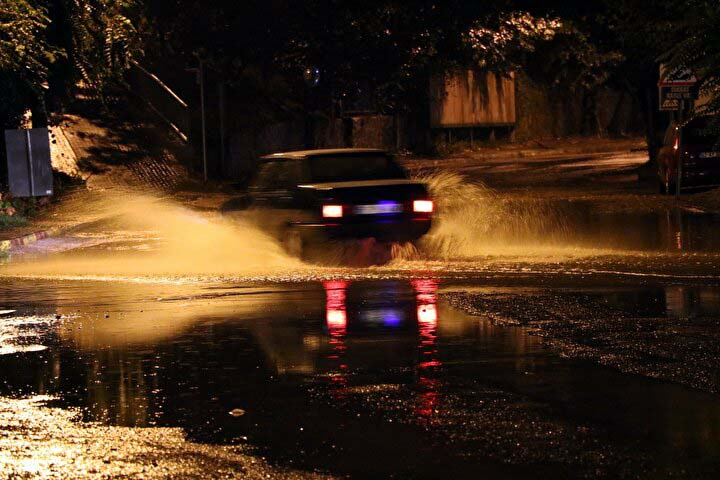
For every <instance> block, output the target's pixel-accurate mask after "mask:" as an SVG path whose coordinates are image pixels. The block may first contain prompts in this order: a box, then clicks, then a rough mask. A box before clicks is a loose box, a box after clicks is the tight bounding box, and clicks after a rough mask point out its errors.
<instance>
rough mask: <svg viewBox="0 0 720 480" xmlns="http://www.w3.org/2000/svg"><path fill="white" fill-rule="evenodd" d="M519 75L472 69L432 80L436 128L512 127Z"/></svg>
mask: <svg viewBox="0 0 720 480" xmlns="http://www.w3.org/2000/svg"><path fill="white" fill-rule="evenodd" d="M516 120H517V119H516V108H515V75H514V74H511V75H510V76H509V77H505V76H502V75H498V74H494V73H488V72H476V71H473V70H468V71H465V72H460V73H457V74H455V75H447V76H444V77H436V78H435V79H433V80H432V81H431V83H430V126H431V127H432V128H473V127H512V126H513V125H515V122H516Z"/></svg>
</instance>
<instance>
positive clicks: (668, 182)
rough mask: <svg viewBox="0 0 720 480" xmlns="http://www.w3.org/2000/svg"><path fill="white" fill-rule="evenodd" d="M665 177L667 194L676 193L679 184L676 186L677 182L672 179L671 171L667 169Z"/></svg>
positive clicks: (665, 191)
mask: <svg viewBox="0 0 720 480" xmlns="http://www.w3.org/2000/svg"><path fill="white" fill-rule="evenodd" d="M664 179H665V180H664V182H663V183H664V193H665V195H675V191H676V189H677V186H676V183H675V182H673V181H672V180H671V179H670V172H668V171H667V170H665V175H664Z"/></svg>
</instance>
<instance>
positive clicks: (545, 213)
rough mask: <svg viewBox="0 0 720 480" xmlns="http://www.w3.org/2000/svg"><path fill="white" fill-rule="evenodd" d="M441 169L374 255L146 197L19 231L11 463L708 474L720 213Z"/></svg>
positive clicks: (4, 446)
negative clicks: (69, 227)
mask: <svg viewBox="0 0 720 480" xmlns="http://www.w3.org/2000/svg"><path fill="white" fill-rule="evenodd" d="M433 181H435V182H436V188H439V189H440V190H441V191H453V192H459V194H454V195H452V196H447V197H441V198H440V199H439V201H438V206H439V207H438V208H439V214H438V221H437V222H436V224H435V227H434V229H433V230H432V232H431V233H430V234H429V235H428V236H427V237H426V238H425V239H423V241H422V242H420V243H419V244H418V245H417V246H416V248H409V247H408V246H399V247H397V248H396V249H395V250H394V251H393V253H394V257H393V259H392V260H391V261H390V262H388V263H381V264H374V263H373V262H367V264H364V265H363V261H357V262H351V263H352V264H353V265H355V266H352V267H351V266H347V265H345V264H343V263H342V262H336V261H329V262H325V263H323V264H322V265H317V264H308V263H303V262H301V261H299V260H298V259H296V258H292V257H290V256H288V255H287V254H286V253H285V252H284V251H283V249H282V248H281V247H280V245H279V244H278V242H277V241H275V240H273V239H272V238H270V237H268V236H267V235H265V234H264V233H262V232H261V231H259V230H258V229H257V228H255V227H254V226H252V224H250V223H245V222H244V221H243V220H242V219H240V220H238V219H233V220H232V221H230V220H229V219H227V218H224V217H222V216H221V215H219V214H216V213H215V212H198V211H194V210H189V209H185V208H181V207H178V206H176V205H172V204H168V203H166V202H165V203H163V202H159V201H157V200H154V199H149V198H145V199H143V198H138V199H137V200H136V201H133V202H128V204H127V205H126V208H123V209H120V211H117V212H114V214H113V215H110V216H105V217H103V218H102V219H100V220H97V221H94V222H92V223H90V224H86V225H84V226H83V227H82V228H78V229H76V230H74V231H70V232H68V233H66V234H65V235H63V236H60V237H56V238H50V239H46V240H43V241H40V242H37V243H35V244H31V245H27V246H24V247H21V248H17V249H15V250H13V251H12V252H11V255H10V257H9V258H6V259H3V260H0V371H2V375H1V376H0V423H4V424H5V425H9V426H8V427H6V428H5V429H3V427H0V472H3V474H4V473H8V472H9V474H8V476H13V475H15V476H30V477H33V476H39V475H40V473H42V472H45V473H47V472H50V473H51V474H52V475H51V476H54V477H57V478H95V477H97V476H102V475H106V476H114V475H119V474H121V473H122V474H124V475H127V476H129V477H131V478H166V477H167V476H168V472H172V476H175V477H180V478H182V477H187V478H198V477H203V476H210V477H218V478H220V477H223V476H224V477H232V476H238V475H239V473H238V472H241V473H242V474H243V475H244V476H246V477H248V478H268V477H269V478H306V477H311V476H318V477H320V476H336V477H344V476H351V477H354V478H384V477H395V478H438V477H441V476H443V477H444V476H448V477H450V478H471V477H472V478H476V477H477V476H478V475H482V476H484V477H487V478H547V477H550V476H552V477H554V478H653V479H654V478H666V477H673V478H692V479H695V478H716V476H717V475H716V473H717V471H719V470H720V397H718V392H720V234H718V229H717V228H716V225H717V224H718V220H719V219H718V218H717V217H716V216H714V215H712V214H708V213H704V212H702V211H697V210H688V209H681V208H674V209H655V210H645V211H632V209H630V210H629V211H623V210H617V209H615V210H610V211H608V210H603V209H602V208H600V206H599V205H598V203H597V202H595V203H593V202H585V201H582V200H573V201H553V200H547V201H543V202H538V201H535V200H530V199H527V198H525V199H520V200H518V199H517V198H516V199H506V198H501V197H500V196H498V195H497V194H496V193H493V192H491V191H489V190H487V189H483V188H481V187H480V186H478V185H469V186H468V185H464V184H463V182H462V181H461V179H459V178H458V177H455V176H451V175H450V176H440V177H437V178H436V179H435V180H433ZM148 212H150V213H148ZM359 260H362V259H359ZM357 265H360V266H357ZM53 432H54V433H53ZM96 438H101V439H102V442H99V441H96V440H95V439H96ZM125 438H132V439H133V441H130V442H124V439H125ZM163 438H167V439H169V440H168V441H167V442H165V441H164V440H163ZM88 439H92V440H88ZM166 443H167V445H166ZM168 445H169V446H170V447H171V448H167V446H168ZM131 446H132V448H130V447H131ZM133 449H134V450H133ZM3 452H4V453H3ZM65 452H74V453H73V454H72V455H71V456H72V457H73V458H79V459H80V463H82V465H83V469H82V470H78V466H77V465H76V464H75V463H73V462H70V461H68V456H69V455H68V454H67V453H65ZM19 457H22V458H25V459H26V460H25V461H23V462H18V461H17V458H19ZM79 472H80V473H79ZM207 472H212V473H210V474H208V473H207ZM81 473H82V474H81Z"/></svg>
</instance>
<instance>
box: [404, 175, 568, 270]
mask: <svg viewBox="0 0 720 480" xmlns="http://www.w3.org/2000/svg"><path fill="white" fill-rule="evenodd" d="M416 179H417V180H419V181H422V182H424V183H425V184H426V185H427V186H428V188H429V190H430V193H431V195H432V196H433V198H434V200H435V204H436V207H437V214H436V217H435V219H434V225H433V228H432V230H431V231H430V233H428V235H426V236H425V237H424V238H422V239H421V241H420V242H418V245H417V249H413V247H411V246H405V247H401V248H397V249H396V251H395V252H394V253H395V254H396V256H399V257H400V258H405V259H416V258H418V257H425V258H427V259H440V260H447V259H462V258H474V257H479V256H486V255H513V254H522V255H528V254H532V253H533V252H535V253H537V254H545V253H546V252H547V251H548V250H557V247H558V246H564V247H567V245H568V237H569V234H568V232H569V228H568V223H567V221H566V219H565V218H564V216H563V215H562V214H561V212H559V211H556V210H554V209H553V208H552V207H551V206H550V205H548V204H546V203H542V202H538V201H536V200H532V199H525V200H519V199H512V200H508V199H506V198H504V197H502V196H501V195H498V194H497V193H495V192H494V191H493V190H491V189H490V188H488V187H486V186H485V185H483V184H482V183H479V182H476V181H470V180H468V179H467V178H465V177H463V176H462V175H459V174H457V173H452V172H438V173H432V174H425V175H421V176H419V177H418V178H416Z"/></svg>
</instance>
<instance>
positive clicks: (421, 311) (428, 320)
mask: <svg viewBox="0 0 720 480" xmlns="http://www.w3.org/2000/svg"><path fill="white" fill-rule="evenodd" d="M417 318H418V322H420V323H422V324H436V323H437V319H438V315H437V307H436V306H435V305H432V304H428V305H418V307H417Z"/></svg>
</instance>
